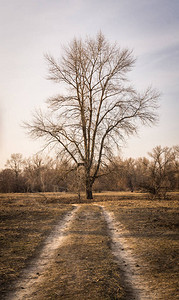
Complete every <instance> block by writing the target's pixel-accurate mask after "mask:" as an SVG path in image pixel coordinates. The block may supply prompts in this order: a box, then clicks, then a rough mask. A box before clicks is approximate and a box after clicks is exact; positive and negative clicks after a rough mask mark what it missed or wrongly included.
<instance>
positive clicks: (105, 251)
mask: <svg viewBox="0 0 179 300" xmlns="http://www.w3.org/2000/svg"><path fill="white" fill-rule="evenodd" d="M110 243H111V241H110V237H109V235H108V232H107V227H106V222H105V220H104V216H103V213H102V210H101V209H100V208H99V207H97V206H94V205H90V204H88V205H81V207H80V209H79V210H78V214H77V218H75V219H74V221H73V223H72V225H71V229H70V231H68V239H67V241H66V243H65V244H64V245H62V246H61V247H60V248H59V250H58V251H57V253H56V257H55V259H54V261H53V263H52V264H51V266H50V267H49V269H48V271H47V273H46V275H45V278H44V280H43V283H42V284H41V285H40V286H38V288H37V290H38V293H37V294H34V295H33V299H38V300H40V299H41V300H42V299H79V300H80V299H81V300H83V299H96V300H101V299H104V300H106V299H133V298H132V297H131V298H130V296H129V295H131V294H130V291H129V290H128V291H127V289H125V288H124V285H123V280H122V278H121V271H120V270H119V267H118V265H117V264H116V263H115V262H114V258H113V255H112V253H111V249H110Z"/></svg>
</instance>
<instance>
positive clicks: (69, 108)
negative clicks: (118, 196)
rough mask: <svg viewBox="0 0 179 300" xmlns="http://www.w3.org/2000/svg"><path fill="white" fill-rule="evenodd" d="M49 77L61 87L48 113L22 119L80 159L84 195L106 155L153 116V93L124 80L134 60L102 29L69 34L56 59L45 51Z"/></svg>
mask: <svg viewBox="0 0 179 300" xmlns="http://www.w3.org/2000/svg"><path fill="white" fill-rule="evenodd" d="M46 59H47V61H48V64H49V79H50V80H52V81H55V82H57V83H59V84H61V87H63V88H64V87H66V88H67V89H66V92H64V93H63V94H62V93H61V94H59V95H56V96H55V97H52V98H50V99H49V100H48V113H46V114H45V113H43V112H41V111H40V112H36V114H34V119H33V121H32V123H30V124H29V123H26V126H27V128H28V131H29V134H30V135H31V136H32V137H35V138H39V137H40V138H45V140H46V146H49V145H52V144H55V145H56V146H57V148H58V151H59V152H60V153H61V154H62V153H63V154H64V153H65V154H66V155H67V156H68V157H69V158H70V159H71V160H72V161H73V162H74V163H75V164H76V167H78V166H79V165H81V164H83V166H84V172H85V186H86V197H87V198H88V199H90V198H92V186H93V183H94V182H95V180H96V178H97V177H98V172H99V169H100V167H101V165H102V164H103V162H104V161H105V160H107V159H108V157H109V156H111V155H112V153H113V152H114V151H115V149H116V147H118V145H119V143H121V140H124V139H125V137H126V135H132V134H134V133H135V132H136V131H137V128H138V125H139V123H138V121H140V122H142V124H148V125H149V124H152V123H154V122H155V121H156V108H157V100H158V97H159V94H158V92H156V91H155V90H152V89H151V88H148V89H147V90H146V91H145V92H143V93H142V94H139V93H138V92H137V91H136V90H135V89H134V88H133V87H132V86H131V85H130V84H129V83H128V81H127V77H126V75H127V73H128V72H129V71H130V70H131V68H132V67H133V65H134V62H135V60H134V58H133V56H132V52H131V51H129V50H128V49H121V48H120V47H118V46H117V44H110V43H109V42H108V41H107V40H106V39H105V37H104V36H103V35H102V33H99V34H98V35H97V37H96V38H95V39H91V38H87V39H86V40H85V41H82V40H77V39H74V40H73V41H72V42H71V43H70V44H69V46H68V47H66V48H65V49H64V55H63V56H62V58H61V60H59V61H58V60H55V59H54V58H53V57H52V56H50V55H47V56H46Z"/></svg>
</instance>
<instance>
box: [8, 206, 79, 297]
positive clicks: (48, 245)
mask: <svg viewBox="0 0 179 300" xmlns="http://www.w3.org/2000/svg"><path fill="white" fill-rule="evenodd" d="M78 209H79V206H78V205H74V206H73V210H72V211H70V212H67V214H66V215H65V217H64V218H63V219H62V220H60V222H59V223H58V224H57V225H55V227H54V230H53V231H52V232H51V234H50V235H49V236H48V237H47V239H46V241H45V243H44V246H43V248H42V249H41V252H40V254H39V255H38V257H36V258H35V259H32V261H31V262H30V264H29V266H28V267H27V268H26V269H24V271H23V272H22V274H21V276H20V278H19V280H18V281H17V283H16V284H15V287H14V289H13V291H12V292H10V293H9V295H8V296H7V297H6V298H5V299H7V300H24V299H33V293H34V291H35V288H36V285H37V284H39V283H40V282H41V281H42V280H43V274H44V272H45V270H46V269H47V268H48V266H49V265H50V263H51V261H52V260H53V257H54V253H55V251H56V250H57V249H58V248H59V247H60V246H61V245H62V244H63V243H64V242H65V240H66V239H67V237H68V236H67V234H66V232H67V230H68V228H69V227H70V224H71V222H72V220H73V219H74V217H75V215H76V213H77V211H78Z"/></svg>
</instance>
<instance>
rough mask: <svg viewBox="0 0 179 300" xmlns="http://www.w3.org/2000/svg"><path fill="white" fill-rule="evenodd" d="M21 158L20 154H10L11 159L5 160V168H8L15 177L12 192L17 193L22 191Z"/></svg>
mask: <svg viewBox="0 0 179 300" xmlns="http://www.w3.org/2000/svg"><path fill="white" fill-rule="evenodd" d="M23 163H24V161H23V157H22V154H21V153H13V154H11V158H10V159H8V160H7V162H6V166H7V167H8V168H10V169H11V170H12V171H13V172H14V175H15V178H14V190H13V191H14V192H16V193H18V192H21V191H22V190H23V178H22V176H21V174H22V169H23Z"/></svg>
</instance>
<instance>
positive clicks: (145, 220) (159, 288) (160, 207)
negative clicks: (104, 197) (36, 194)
mask: <svg viewBox="0 0 179 300" xmlns="http://www.w3.org/2000/svg"><path fill="white" fill-rule="evenodd" d="M178 204H179V203H178V201H177V200H175V197H173V200H169V201H164V200H160V201H150V200H140V201H132V200H123V201H115V202H114V201H113V202H105V203H104V202H103V205H104V207H105V208H106V209H107V210H109V211H111V212H113V213H114V216H115V219H116V220H117V221H119V222H120V223H121V224H123V225H124V227H125V228H126V229H127V230H128V231H129V234H128V235H126V236H125V239H126V240H127V241H128V244H129V245H130V247H131V248H132V250H133V253H134V255H135V257H136V258H137V260H138V262H139V264H140V266H142V268H143V274H144V276H145V278H146V281H147V282H148V284H149V286H150V289H151V290H153V291H154V292H155V291H156V298H155V299H157V300H159V299H161V300H164V299H166V300H174V299H178V297H179V290H178V272H179V265H178V257H179V243H178V239H179V231H178V228H179V227H178V225H179V222H178V221H179V219H178V213H179V205H178Z"/></svg>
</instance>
